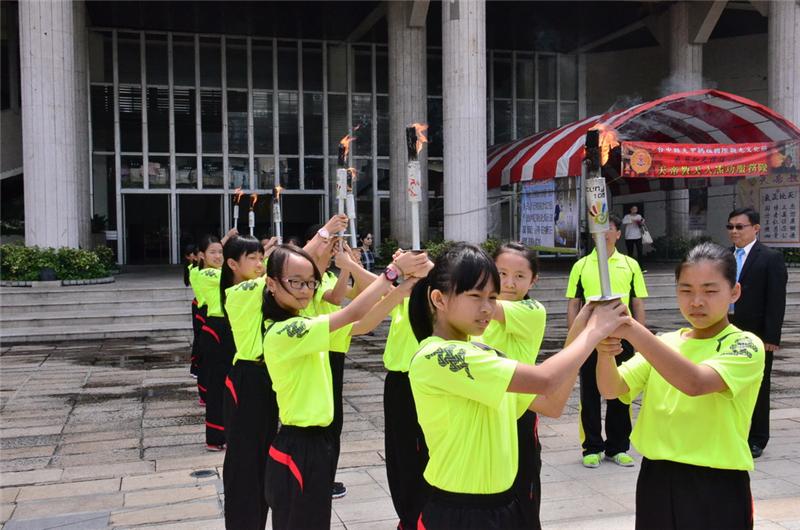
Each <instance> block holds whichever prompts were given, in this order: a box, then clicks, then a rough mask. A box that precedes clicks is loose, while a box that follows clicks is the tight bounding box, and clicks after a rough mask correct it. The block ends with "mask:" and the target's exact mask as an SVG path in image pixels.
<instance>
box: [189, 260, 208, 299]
mask: <svg viewBox="0 0 800 530" xmlns="http://www.w3.org/2000/svg"><path fill="white" fill-rule="evenodd" d="M202 270H203V269H199V268H197V267H194V268H192V269H189V285H190V286H191V287H192V291H193V292H194V299H195V300H197V307H198V308H200V307H203V306H205V305H206V299H205V297H204V296H203V292H202V291H201V290H200V283H199V278H200V272H201V271H202Z"/></svg>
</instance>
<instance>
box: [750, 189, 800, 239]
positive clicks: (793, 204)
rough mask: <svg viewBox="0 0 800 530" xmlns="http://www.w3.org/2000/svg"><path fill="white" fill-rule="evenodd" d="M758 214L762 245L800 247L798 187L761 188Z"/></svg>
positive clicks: (799, 192) (799, 195)
mask: <svg viewBox="0 0 800 530" xmlns="http://www.w3.org/2000/svg"><path fill="white" fill-rule="evenodd" d="M759 212H760V214H761V232H760V233H759V240H760V241H761V242H762V243H764V244H765V245H769V246H775V247H800V230H798V220H799V217H798V213H800V185H798V184H786V185H782V186H761V188H760V189H759Z"/></svg>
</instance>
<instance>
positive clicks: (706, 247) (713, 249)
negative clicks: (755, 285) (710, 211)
mask: <svg viewBox="0 0 800 530" xmlns="http://www.w3.org/2000/svg"><path fill="white" fill-rule="evenodd" d="M701 261H711V262H713V263H715V264H716V265H717V267H719V271H720V272H721V273H722V276H724V277H725V279H726V280H727V281H728V283H729V284H730V285H731V287H733V286H735V285H736V258H734V257H733V252H731V251H730V250H728V249H726V248H725V247H723V246H720V245H717V244H716V243H712V242H710V241H707V242H705V243H700V244H699V245H696V246H694V247H692V248H691V249H690V250H689V252H687V253H686V256H684V258H683V260H681V262H680V263H679V264H678V266H677V267H675V281H676V282H677V281H678V280H680V277H681V272H683V267H684V266H686V265H694V264H696V263H699V262H701Z"/></svg>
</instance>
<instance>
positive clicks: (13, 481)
mask: <svg viewBox="0 0 800 530" xmlns="http://www.w3.org/2000/svg"><path fill="white" fill-rule="evenodd" d="M63 474H64V470H62V469H37V470H36V471H19V472H14V473H3V474H0V486H3V487H5V486H25V485H28V484H42V483H47V482H56V481H57V480H59V479H60V478H61V476H62V475H63Z"/></svg>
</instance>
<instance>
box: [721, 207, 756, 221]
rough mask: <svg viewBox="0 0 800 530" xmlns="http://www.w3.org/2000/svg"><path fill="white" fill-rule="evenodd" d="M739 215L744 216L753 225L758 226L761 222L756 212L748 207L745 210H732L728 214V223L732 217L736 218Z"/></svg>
mask: <svg viewBox="0 0 800 530" xmlns="http://www.w3.org/2000/svg"><path fill="white" fill-rule="evenodd" d="M740 215H746V216H747V219H748V220H749V221H750V223H751V224H754V225H757V224H759V222H760V220H761V216H760V215H759V214H758V212H757V211H755V210H754V209H752V208H750V207H749V206H748V207H746V208H736V209H735V210H733V211H732V212H731V213H729V214H728V221H730V220H731V219H732V218H733V217H738V216H740Z"/></svg>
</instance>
